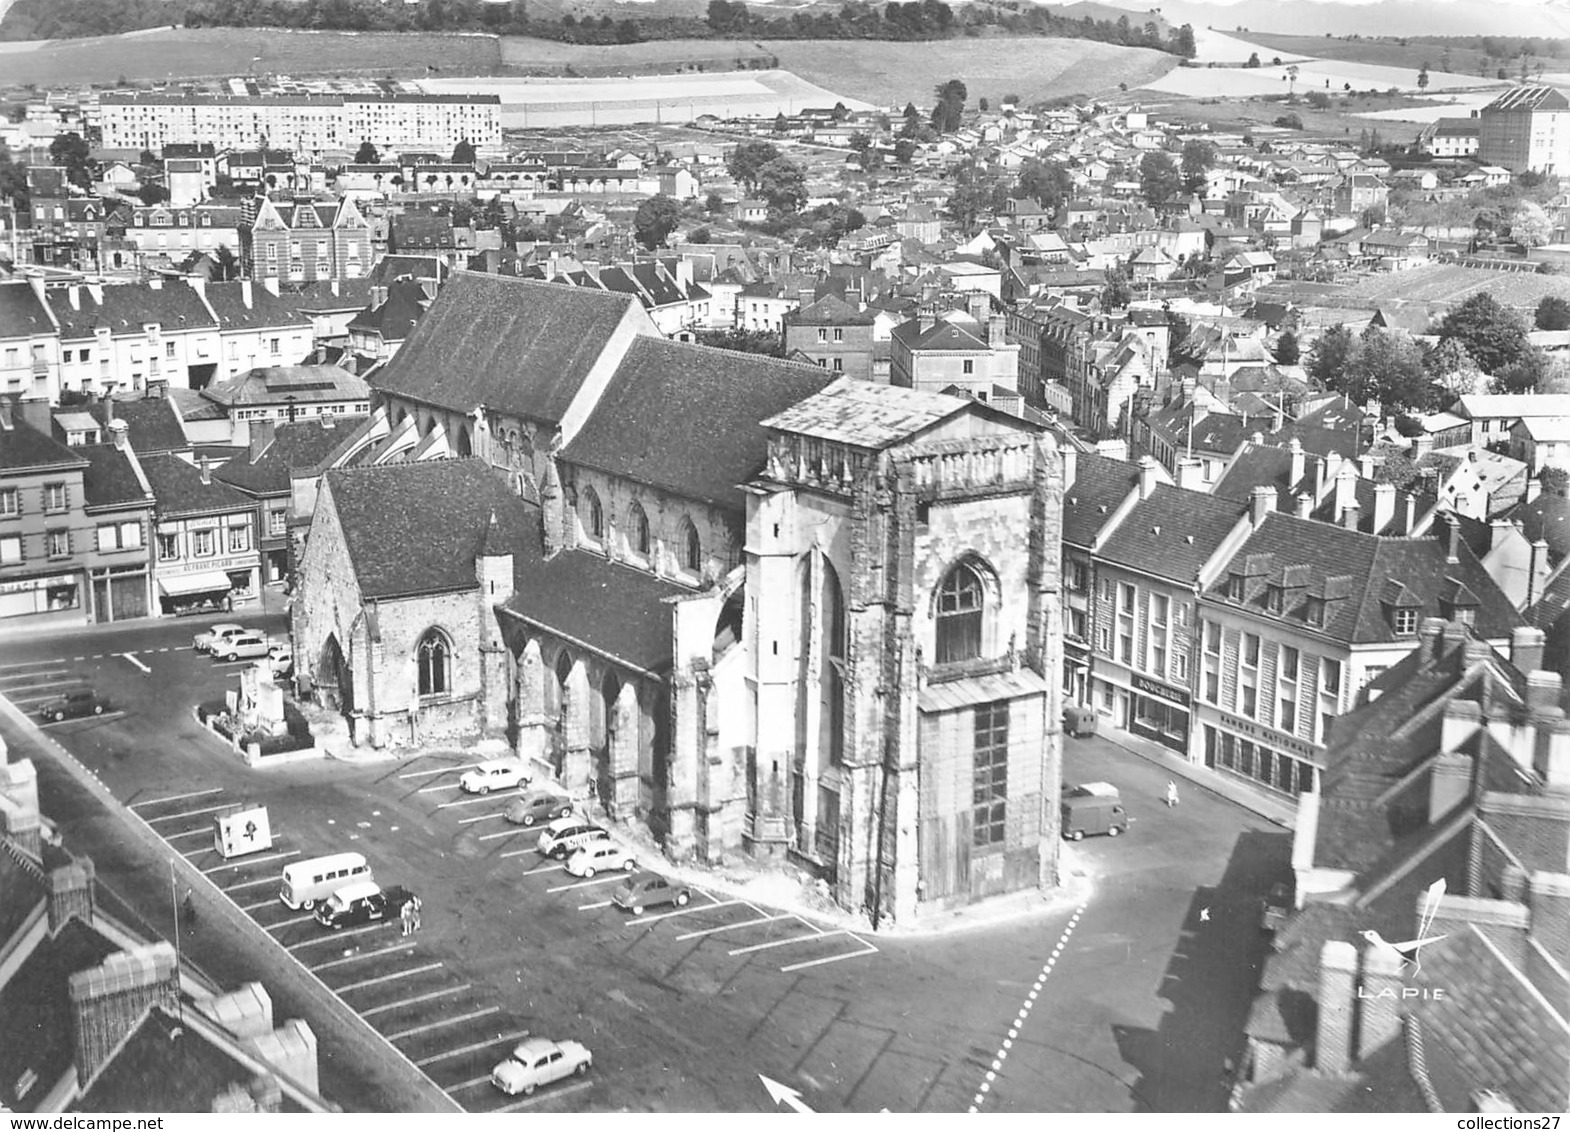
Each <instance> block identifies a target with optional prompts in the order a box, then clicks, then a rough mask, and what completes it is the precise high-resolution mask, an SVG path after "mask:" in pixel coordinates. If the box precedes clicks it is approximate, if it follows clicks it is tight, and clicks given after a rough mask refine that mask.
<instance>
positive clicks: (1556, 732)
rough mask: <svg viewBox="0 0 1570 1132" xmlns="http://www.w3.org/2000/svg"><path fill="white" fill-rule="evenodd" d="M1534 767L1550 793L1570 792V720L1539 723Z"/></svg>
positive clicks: (1563, 940) (1562, 719)
mask: <svg viewBox="0 0 1570 1132" xmlns="http://www.w3.org/2000/svg"><path fill="white" fill-rule="evenodd" d="M1532 769H1534V770H1535V771H1537V773H1538V774H1539V775H1540V776H1541V777H1542V779H1543V784H1544V787H1545V788H1546V789H1547V791H1548V793H1550V794H1559V795H1564V794H1570V720H1567V719H1565V718H1563V717H1562V716H1561V717H1560V718H1557V719H1553V718H1549V719H1544V720H1542V721H1541V722H1540V723H1539V725H1538V728H1537V749H1536V751H1535V752H1534V753H1533V756H1532ZM1558 942H1559V944H1560V946H1561V947H1563V946H1564V945H1565V944H1566V943H1567V942H1570V941H1567V940H1565V939H1564V938H1563V937H1561V938H1560V939H1559V941H1558ZM1562 953H1563V952H1561V954H1562Z"/></svg>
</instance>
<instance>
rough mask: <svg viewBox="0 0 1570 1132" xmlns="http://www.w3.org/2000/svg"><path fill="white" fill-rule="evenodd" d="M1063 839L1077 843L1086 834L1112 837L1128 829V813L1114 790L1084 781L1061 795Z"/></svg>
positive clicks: (1104, 785)
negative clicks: (1101, 834) (1100, 834)
mask: <svg viewBox="0 0 1570 1132" xmlns="http://www.w3.org/2000/svg"><path fill="white" fill-rule="evenodd" d="M1061 812H1062V818H1063V836H1064V838H1065V839H1067V840H1069V841H1081V840H1083V839H1084V837H1085V835H1086V834H1095V833H1104V834H1106V835H1107V836H1108V837H1116V836H1117V835H1118V834H1120V833H1122V832H1123V831H1124V830H1126V829H1127V828H1128V812H1127V811H1126V810H1124V809H1123V799H1122V797H1121V796H1120V795H1119V794H1118V788H1117V787H1116V786H1113V785H1112V784H1111V783H1110V782H1086V783H1083V784H1082V785H1079V786H1075V787H1071V788H1070V789H1068V790H1065V791H1064V792H1063V801H1062V805H1061Z"/></svg>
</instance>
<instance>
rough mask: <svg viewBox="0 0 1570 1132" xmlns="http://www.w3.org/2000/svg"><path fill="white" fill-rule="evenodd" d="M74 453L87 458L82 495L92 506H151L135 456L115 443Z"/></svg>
mask: <svg viewBox="0 0 1570 1132" xmlns="http://www.w3.org/2000/svg"><path fill="white" fill-rule="evenodd" d="M71 451H73V452H79V453H81V454H82V455H83V456H85V457H86V458H87V461H88V465H87V468H86V470H85V471H84V472H83V473H82V493H83V494H84V495H85V496H86V499H87V506H89V507H121V506H125V505H126V504H130V503H147V504H149V505H150V504H151V503H152V500H150V499H148V497H147V492H146V491H145V490H144V489H143V488H142V481H141V480H140V479H138V478H137V476H136V468H135V467H134V466H132V464H131V457H130V456H128V455H126V453H125V452H123V451H122V450H121V449H119V448H116V447H115V446H114V445H113V444H86V445H82V446H80V447H77V448H73V449H72V450H71Z"/></svg>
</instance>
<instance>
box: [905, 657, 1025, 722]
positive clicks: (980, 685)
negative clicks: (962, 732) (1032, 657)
mask: <svg viewBox="0 0 1570 1132" xmlns="http://www.w3.org/2000/svg"><path fill="white" fill-rule="evenodd" d="M1046 693H1047V680H1046V677H1044V676H1041V675H1039V674H1038V673H1035V672H1032V671H1031V670H1030V669H1028V668H1021V669H1020V670H1019V671H1017V672H999V673H996V674H993V675H990V676H967V677H965V678H964V679H961V680H949V681H946V682H945V683H942V684H928V685H927V686H926V687H925V688H923V689H922V690H921V695H920V697H919V699H918V706H919V707H920V709H921V710H922V711H924V712H940V711H958V710H959V709H960V708H967V707H972V706H974V705H976V704H985V703H991V702H992V701H994V700H1017V699H1020V698H1022V697H1024V696H1044V695H1046Z"/></svg>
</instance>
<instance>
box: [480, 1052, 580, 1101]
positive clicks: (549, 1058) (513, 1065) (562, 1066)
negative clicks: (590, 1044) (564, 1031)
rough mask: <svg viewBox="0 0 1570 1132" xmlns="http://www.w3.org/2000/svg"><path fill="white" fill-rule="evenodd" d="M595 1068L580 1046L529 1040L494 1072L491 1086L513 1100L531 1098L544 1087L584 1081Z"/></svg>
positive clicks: (499, 1064)
mask: <svg viewBox="0 0 1570 1132" xmlns="http://www.w3.org/2000/svg"><path fill="white" fill-rule="evenodd" d="M593 1064H594V1057H593V1055H592V1054H590V1053H589V1051H588V1050H587V1049H586V1048H585V1047H584V1046H582V1045H581V1044H579V1043H578V1042H574V1041H560V1042H553V1041H551V1039H549V1038H528V1039H526V1040H525V1041H522V1042H519V1043H518V1044H517V1045H516V1046H514V1047H513V1051H512V1054H511V1056H509V1057H508V1058H507V1060H506V1061H502V1062H499V1063H497V1066H496V1068H495V1069H492V1070H491V1084H493V1085H495V1086H496V1087H497V1088H498V1089H500V1090H501V1091H502V1092H504V1093H506V1094H507V1095H508V1096H509V1097H512V1096H517V1095H518V1094H519V1093H522V1094H523V1095H524V1096H526V1097H527V1096H532V1095H533V1093H534V1090H535V1089H538V1088H539V1087H540V1086H541V1085H549V1084H550V1083H551V1082H552V1081H560V1080H561V1079H562V1078H563V1077H571V1076H574V1075H577V1076H580V1077H581V1076H583V1074H585V1073H587V1072H588V1071H589V1066H591V1065H593Z"/></svg>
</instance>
